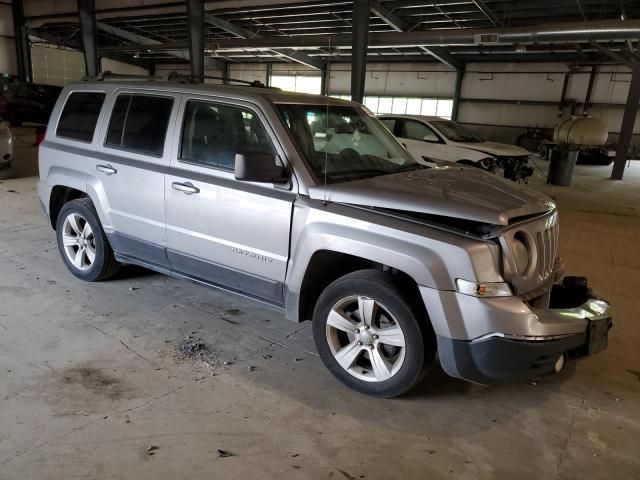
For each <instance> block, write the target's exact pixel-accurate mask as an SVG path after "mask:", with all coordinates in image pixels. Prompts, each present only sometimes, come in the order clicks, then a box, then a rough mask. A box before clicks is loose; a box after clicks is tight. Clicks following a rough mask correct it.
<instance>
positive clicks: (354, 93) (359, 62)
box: [351, 0, 370, 103]
mask: <svg viewBox="0 0 640 480" xmlns="http://www.w3.org/2000/svg"><path fill="white" fill-rule="evenodd" d="M369 15H370V13H369V0H355V1H354V2H353V25H352V36H351V39H352V40H351V100H353V101H354V102H359V103H362V100H363V99H364V82H365V78H366V75H367V44H368V40H369Z"/></svg>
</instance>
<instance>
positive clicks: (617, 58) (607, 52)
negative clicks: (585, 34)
mask: <svg viewBox="0 0 640 480" xmlns="http://www.w3.org/2000/svg"><path fill="white" fill-rule="evenodd" d="M591 46H592V47H593V48H595V49H597V50H599V51H600V52H602V53H604V54H605V55H606V56H607V57H609V58H611V59H613V60H615V61H616V62H620V63H622V64H623V65H626V66H627V67H632V66H633V63H634V62H633V61H631V60H630V59H629V58H627V57H625V56H624V55H623V54H622V53H619V52H614V51H613V50H611V49H610V48H607V47H605V46H603V45H600V44H599V43H597V42H591Z"/></svg>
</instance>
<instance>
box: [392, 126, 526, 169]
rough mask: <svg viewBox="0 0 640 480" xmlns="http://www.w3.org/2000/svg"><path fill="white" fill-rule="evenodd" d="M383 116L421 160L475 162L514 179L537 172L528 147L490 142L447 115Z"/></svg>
mask: <svg viewBox="0 0 640 480" xmlns="http://www.w3.org/2000/svg"><path fill="white" fill-rule="evenodd" d="M379 118H380V120H381V121H382V123H384V125H385V126H386V127H387V128H388V129H389V130H390V131H391V132H392V133H393V134H394V135H395V136H396V137H398V139H399V140H400V142H402V144H403V145H404V146H405V148H406V149H407V150H408V151H409V153H411V154H412V155H413V156H414V157H415V158H416V160H418V161H421V160H422V161H424V162H426V163H441V162H456V163H462V164H466V165H473V166H475V167H479V168H482V169H484V170H488V171H490V172H493V173H496V174H498V175H502V176H504V177H505V178H508V179H509V180H514V181H524V182H526V181H527V178H528V177H530V176H531V174H532V173H533V168H531V167H530V166H529V165H528V162H529V152H528V151H527V150H525V149H524V148H522V147H517V146H515V145H507V144H504V143H496V142H487V141H486V140H484V139H483V138H481V137H480V136H479V135H478V134H476V133H474V132H472V131H471V130H469V129H468V128H466V127H463V126H462V125H460V124H459V123H456V122H453V121H451V120H447V119H446V118H441V117H427V116H422V115H394V114H388V115H380V116H379Z"/></svg>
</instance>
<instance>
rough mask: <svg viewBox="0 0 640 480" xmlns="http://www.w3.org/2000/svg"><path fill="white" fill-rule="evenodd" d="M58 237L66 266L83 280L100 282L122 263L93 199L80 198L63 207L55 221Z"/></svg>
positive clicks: (115, 270)
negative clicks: (115, 252)
mask: <svg viewBox="0 0 640 480" xmlns="http://www.w3.org/2000/svg"><path fill="white" fill-rule="evenodd" d="M56 238H57V241H58V250H59V251H60V255H61V256H62V260H63V261H64V263H65V265H66V267H67V269H69V271H70V272H71V273H72V274H73V275H74V276H76V277H78V278H80V279H81V280H85V281H87V282H97V281H100V280H105V279H107V278H109V277H111V276H113V275H114V274H115V273H116V272H117V271H118V268H119V266H120V264H119V263H118V262H117V261H116V259H115V257H114V255H113V250H112V249H111V245H109V241H108V240H107V236H106V235H105V233H104V231H103V230H102V226H101V225H100V220H99V218H98V214H97V213H96V210H95V207H94V206H93V203H92V202H91V200H90V199H88V198H79V199H77V200H72V201H70V202H68V203H66V204H65V205H64V207H62V210H60V214H59V215H58V220H57V222H56Z"/></svg>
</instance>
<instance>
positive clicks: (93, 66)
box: [78, 0, 100, 77]
mask: <svg viewBox="0 0 640 480" xmlns="http://www.w3.org/2000/svg"><path fill="white" fill-rule="evenodd" d="M78 18H79V21H80V33H81V34H82V45H83V49H84V64H85V74H86V75H87V77H96V76H97V75H98V72H99V71H100V65H99V64H98V45H97V42H96V2H95V0H78Z"/></svg>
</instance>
